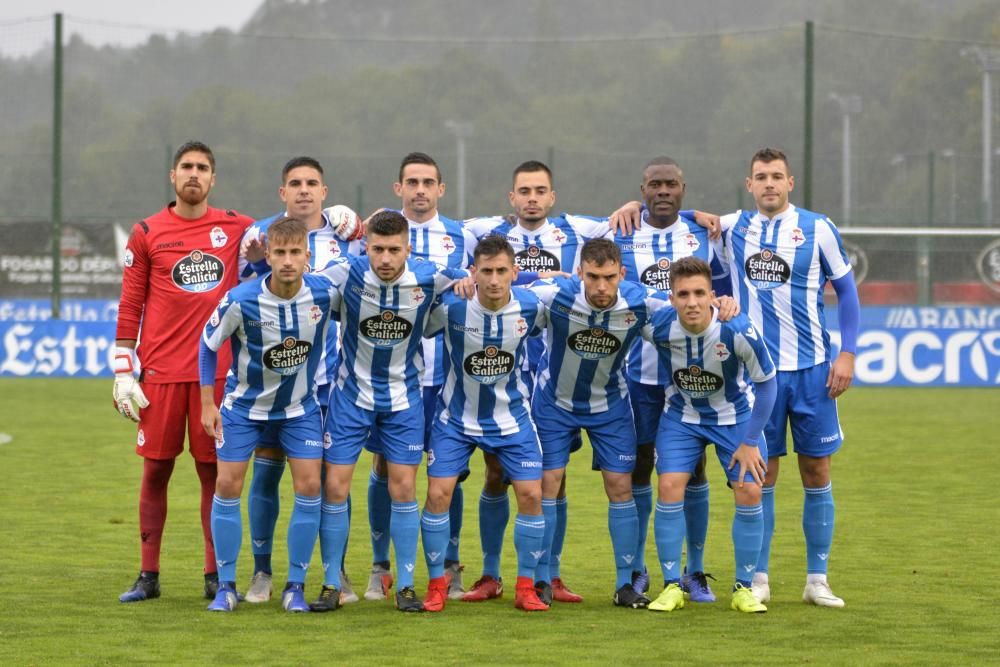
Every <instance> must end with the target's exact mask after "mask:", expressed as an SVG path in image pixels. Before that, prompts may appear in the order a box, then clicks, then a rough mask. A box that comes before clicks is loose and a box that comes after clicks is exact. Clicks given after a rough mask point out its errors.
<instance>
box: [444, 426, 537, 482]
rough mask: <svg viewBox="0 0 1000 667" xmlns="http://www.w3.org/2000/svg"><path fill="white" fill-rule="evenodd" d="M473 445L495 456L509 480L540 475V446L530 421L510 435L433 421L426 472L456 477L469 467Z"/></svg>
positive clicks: (519, 479) (533, 477)
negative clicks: (476, 431)
mask: <svg viewBox="0 0 1000 667" xmlns="http://www.w3.org/2000/svg"><path fill="white" fill-rule="evenodd" d="M476 447H478V448H479V449H481V450H483V451H484V452H486V453H487V454H493V455H494V456H496V457H497V459H499V461H500V464H501V465H502V466H503V470H504V474H505V475H506V477H507V479H509V480H511V481H514V482H522V481H529V480H538V479H541V478H542V449H541V447H539V446H538V436H537V435H536V434H535V429H534V427H533V426H532V424H531V422H528V423H527V424H524V425H522V427H521V430H520V431H518V432H517V433H511V434H510V435H466V434H464V433H462V432H461V430H460V429H458V428H456V427H455V426H454V425H452V424H446V423H442V422H441V421H435V422H434V427H433V428H432V429H431V446H430V450H429V451H428V453H427V476H428V477H459V476H460V475H461V474H462V472H463V471H465V470H468V468H469V458H470V457H471V456H472V452H473V451H474V450H475V449H476Z"/></svg>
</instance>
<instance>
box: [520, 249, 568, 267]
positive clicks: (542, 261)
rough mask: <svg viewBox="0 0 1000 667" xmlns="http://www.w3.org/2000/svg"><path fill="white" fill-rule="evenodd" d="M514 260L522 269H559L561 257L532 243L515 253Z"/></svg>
mask: <svg viewBox="0 0 1000 667" xmlns="http://www.w3.org/2000/svg"><path fill="white" fill-rule="evenodd" d="M514 262H515V263H516V264H517V268H518V269H519V270H521V271H558V270H559V258H558V257H556V256H555V255H553V254H552V253H551V252H549V251H548V250H542V249H541V248H539V247H538V246H536V245H530V246H528V247H527V248H525V249H524V250H522V251H521V252H519V253H517V254H516V255H514Z"/></svg>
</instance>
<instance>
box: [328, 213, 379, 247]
mask: <svg viewBox="0 0 1000 667" xmlns="http://www.w3.org/2000/svg"><path fill="white" fill-rule="evenodd" d="M380 210H381V209H380ZM377 212H378V211H376V213H377ZM323 215H324V216H326V219H327V220H329V221H330V226H331V227H332V228H333V233H334V234H335V235H336V236H337V238H339V239H341V240H343V241H356V240H358V239H360V238H361V237H362V236H364V235H365V224H364V223H362V222H361V219H360V218H359V217H358V214H357V213H355V212H354V210H353V209H352V208H351V207H350V206H344V205H343V204H336V205H334V206H328V207H326V208H324V209H323ZM372 215H375V214H374V213H373V214H372ZM369 218H370V216H369ZM365 222H367V220H365Z"/></svg>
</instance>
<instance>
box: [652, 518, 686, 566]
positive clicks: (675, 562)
mask: <svg viewBox="0 0 1000 667" xmlns="http://www.w3.org/2000/svg"><path fill="white" fill-rule="evenodd" d="M686 530H687V528H686V527H685V522H684V502H683V501H681V502H679V503H662V502H657V503H656V516H655V518H654V519H653V535H654V536H655V537H656V554H657V556H658V557H659V559H660V568H661V569H662V570H663V582H664V583H665V584H668V583H676V582H678V581H680V579H681V565H680V563H681V550H682V548H683V545H684V533H685V531H686Z"/></svg>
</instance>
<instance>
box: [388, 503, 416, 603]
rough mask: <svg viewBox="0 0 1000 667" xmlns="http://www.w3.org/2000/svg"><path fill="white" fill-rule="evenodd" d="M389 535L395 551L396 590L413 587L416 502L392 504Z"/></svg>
mask: <svg viewBox="0 0 1000 667" xmlns="http://www.w3.org/2000/svg"><path fill="white" fill-rule="evenodd" d="M389 535H390V537H391V538H392V546H393V548H395V550H396V569H397V570H398V577H399V579H398V583H397V587H398V588H397V590H399V589H401V588H406V587H408V586H413V568H414V566H415V564H416V561H417V538H418V537H419V536H420V508H419V507H418V506H417V501H416V500H410V501H407V502H403V503H397V502H395V501H393V502H392V518H391V519H389Z"/></svg>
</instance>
